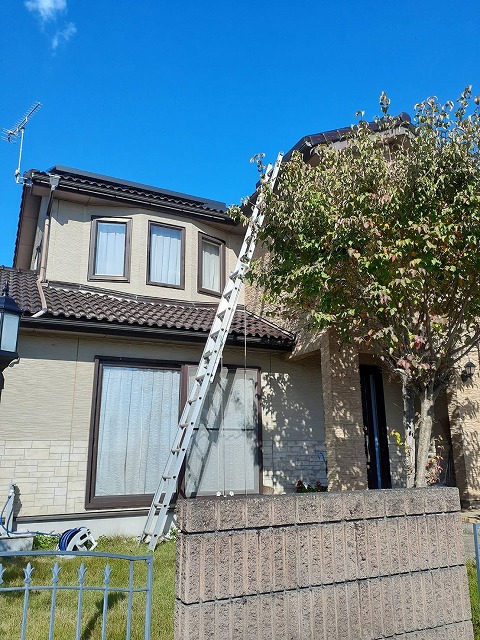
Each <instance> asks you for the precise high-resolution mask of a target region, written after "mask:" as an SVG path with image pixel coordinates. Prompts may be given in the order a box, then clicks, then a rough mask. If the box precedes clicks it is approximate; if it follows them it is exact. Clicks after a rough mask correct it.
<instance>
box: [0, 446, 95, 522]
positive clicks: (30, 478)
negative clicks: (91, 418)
mask: <svg viewBox="0 0 480 640" xmlns="http://www.w3.org/2000/svg"><path fill="white" fill-rule="evenodd" d="M87 449H88V442H87V441H86V440H78V441H77V440H73V441H70V440H0V460H1V462H0V496H2V495H4V496H5V498H6V496H7V491H8V485H9V484H10V482H14V483H15V484H16V485H18V488H19V490H20V495H19V500H20V503H21V513H20V515H25V514H26V515H28V516H42V515H50V514H61V513H75V512H81V511H83V510H84V504H85V473H86V468H87ZM0 500H1V497H0Z"/></svg>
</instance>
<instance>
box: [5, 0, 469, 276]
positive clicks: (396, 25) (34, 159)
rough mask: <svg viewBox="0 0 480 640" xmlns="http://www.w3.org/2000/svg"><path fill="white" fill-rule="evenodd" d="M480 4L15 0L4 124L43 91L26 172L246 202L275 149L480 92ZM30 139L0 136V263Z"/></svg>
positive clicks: (8, 9) (9, 241)
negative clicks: (384, 99) (58, 171)
mask: <svg viewBox="0 0 480 640" xmlns="http://www.w3.org/2000/svg"><path fill="white" fill-rule="evenodd" d="M475 5H476V3H474V2H472V1H471V0H470V1H466V0H458V1H457V2H455V3H452V2H450V1H448V2H447V1H444V0H437V1H436V2H433V1H426V0H425V1H424V2H423V3H422V2H418V1H417V2H410V0H406V1H404V2H402V3H393V2H379V1H374V0H369V1H364V2H360V1H355V2H354V1H350V0H337V1H336V2H325V1H322V0H316V1H308V0H303V1H302V0H297V2H292V1H291V0H277V1H276V2H271V3H267V2H263V3H262V2H258V1H256V2H252V1H250V0H242V1H240V2H233V1H229V0H223V2H214V1H210V0H203V1H202V2H199V1H198V0H197V1H193V0H184V1H183V2H166V1H163V0H137V1H136V2H112V0H95V2H88V1H85V0H83V1H80V0H29V1H26V2H23V1H21V0H4V1H3V2H2V12H1V13H2V21H1V27H0V30H1V33H0V52H1V60H2V64H1V67H0V86H1V87H2V89H1V99H0V128H10V127H12V126H13V125H14V124H15V123H16V121H17V120H18V119H20V117H21V116H22V115H23V114H24V113H25V112H26V111H27V110H28V108H29V107H30V106H31V105H32V104H33V103H34V102H36V101H37V100H38V101H40V102H42V105H43V106H42V108H41V110H40V111H39V112H38V113H37V114H36V115H35V116H34V118H32V120H31V121H30V122H29V124H28V126H27V130H26V134H25V144H24V153H23V160H22V167H21V168H22V172H23V171H26V170H27V169H30V168H37V169H41V170H46V169H48V168H50V167H51V166H53V165H55V164H63V165H67V166H71V167H75V168H78V169H84V170H86V171H92V172H95V173H103V174H107V175H111V176H116V177H119V178H124V179H126V180H133V181H137V182H143V183H146V184H151V185H154V186H158V187H163V188H166V189H172V190H176V191H183V192H186V193H191V194H194V195H201V196H205V197H208V198H211V199H217V200H221V201H224V202H226V203H227V204H233V203H238V202H239V201H240V199H241V198H242V197H243V196H245V195H248V194H249V193H251V192H252V191H253V188H254V184H255V181H256V179H257V174H256V171H255V169H254V167H253V166H252V165H250V164H249V158H250V157H251V156H252V155H253V154H254V153H257V152H264V153H266V154H267V158H268V159H269V160H272V159H274V158H275V157H276V154H277V152H278V151H280V150H283V151H287V150H288V149H289V148H290V147H292V146H293V145H294V144H295V142H297V141H298V140H299V139H300V138H301V137H302V136H304V135H308V134H312V133H318V132H320V131H325V130H328V129H333V128H337V127H342V126H346V125H348V124H351V123H352V122H353V121H354V120H355V117H354V115H355V112H356V111H357V110H359V109H363V110H365V116H366V117H367V118H368V119H371V118H373V117H374V116H375V115H377V114H378V112H379V108H378V97H379V95H380V93H381V91H382V90H385V91H386V92H387V94H388V95H389V97H390V98H391V100H392V105H391V110H392V113H397V112H401V111H409V112H411V111H412V106H413V104H415V103H416V102H418V101H420V100H422V99H424V98H426V97H428V96H429V95H438V96H439V97H440V98H441V99H442V100H447V99H453V98H455V97H456V96H458V94H459V93H460V91H461V90H462V89H463V88H464V87H465V86H466V85H467V84H473V90H474V92H477V93H480V81H479V78H478V75H479V69H480V64H479V63H480V38H479V37H478V33H479V32H480V12H479V11H478V10H477V9H476V8H475ZM17 160H18V145H12V144H8V143H7V142H3V141H2V142H0V196H1V209H0V212H1V221H2V227H1V233H0V264H5V265H11V263H12V256H13V246H14V241H15V232H16V225H17V218H18V210H19V204H20V196H21V187H20V186H18V185H16V184H15V181H14V177H13V174H14V170H15V168H16V166H17Z"/></svg>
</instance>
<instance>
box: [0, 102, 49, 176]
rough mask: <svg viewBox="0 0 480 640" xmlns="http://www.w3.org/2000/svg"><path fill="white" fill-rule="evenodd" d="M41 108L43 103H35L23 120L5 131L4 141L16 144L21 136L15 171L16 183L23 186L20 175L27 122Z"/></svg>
mask: <svg viewBox="0 0 480 640" xmlns="http://www.w3.org/2000/svg"><path fill="white" fill-rule="evenodd" d="M41 106H42V103H41V102H35V104H34V105H33V106H32V107H31V108H30V109H29V110H28V111H27V113H26V114H25V115H24V116H23V118H21V119H20V120H19V121H18V122H17V124H16V125H15V126H14V127H12V128H11V129H3V135H2V140H6V141H7V142H12V143H13V142H16V141H17V138H18V137H19V136H20V149H19V154H18V166H17V168H16V169H15V182H16V183H17V184H23V177H22V176H21V175H20V164H21V162H22V151H23V136H24V135H25V127H26V126H27V122H28V121H29V119H30V118H31V117H32V116H33V114H34V113H35V112H36V111H38V109H40V107H41Z"/></svg>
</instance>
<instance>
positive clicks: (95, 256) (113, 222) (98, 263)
mask: <svg viewBox="0 0 480 640" xmlns="http://www.w3.org/2000/svg"><path fill="white" fill-rule="evenodd" d="M130 233H131V220H125V219H118V218H93V220H92V229H91V236H90V261H89V268H88V278H89V280H125V281H127V280H128V279H129V276H130V273H129V271H130V268H129V267H130Z"/></svg>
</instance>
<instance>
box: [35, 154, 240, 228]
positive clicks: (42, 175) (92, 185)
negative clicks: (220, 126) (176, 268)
mask: <svg viewBox="0 0 480 640" xmlns="http://www.w3.org/2000/svg"><path fill="white" fill-rule="evenodd" d="M52 173H53V174H56V175H59V176H61V181H60V185H59V187H58V189H59V190H66V191H82V192H88V193H90V194H97V195H104V196H108V195H110V196H112V197H115V198H120V199H122V200H125V201H129V200H132V201H137V200H138V199H140V200H141V201H142V202H143V203H144V204H147V203H150V204H151V205H152V206H158V205H162V204H163V205H168V206H173V207H174V208H176V209H182V210H184V211H185V212H188V211H190V212H192V213H195V212H197V213H204V214H211V215H215V217H216V218H218V219H221V220H224V221H225V222H230V223H232V222H233V221H232V219H231V218H230V216H229V215H228V213H227V206H226V204H225V203H224V202H219V201H217V200H210V199H209V198H201V197H197V196H193V195H189V194H187V193H180V192H178V191H170V190H168V189H161V188H159V187H152V186H150V185H146V184H140V183H138V182H130V181H129V180H121V179H120V178H113V177H112V176H104V175H101V174H98V173H91V172H89V171H81V170H80V169H73V168H71V167H64V166H62V165H56V166H54V167H52V168H51V169H49V171H48V172H43V171H37V170H36V169H31V170H30V171H27V172H26V173H25V177H26V178H31V179H32V180H33V181H34V182H45V183H46V184H49V174H52Z"/></svg>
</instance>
